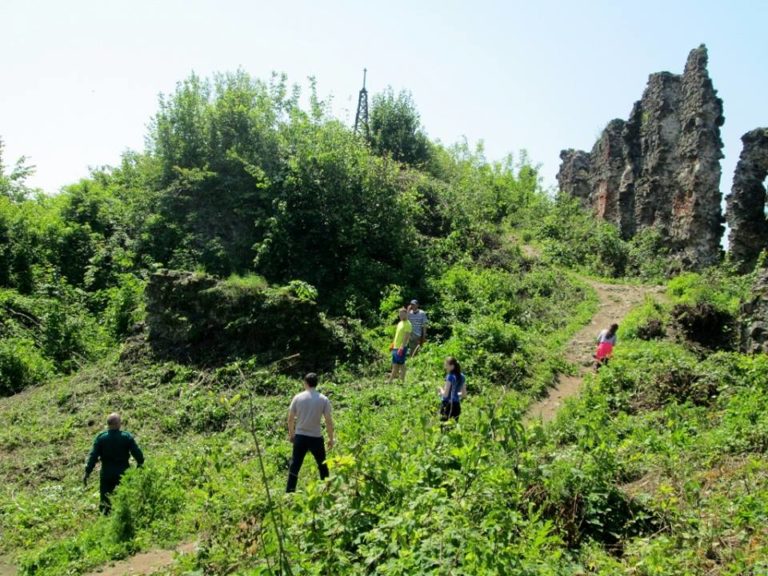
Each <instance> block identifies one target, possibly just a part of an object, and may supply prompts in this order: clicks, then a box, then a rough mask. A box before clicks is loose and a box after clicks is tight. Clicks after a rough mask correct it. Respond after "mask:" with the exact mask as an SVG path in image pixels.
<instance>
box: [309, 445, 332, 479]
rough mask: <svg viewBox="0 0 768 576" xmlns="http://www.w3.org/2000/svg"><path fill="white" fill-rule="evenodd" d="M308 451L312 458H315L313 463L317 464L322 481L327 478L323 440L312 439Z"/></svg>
mask: <svg viewBox="0 0 768 576" xmlns="http://www.w3.org/2000/svg"><path fill="white" fill-rule="evenodd" d="M310 451H311V452H312V456H314V457H315V462H317V469H318V471H319V472H320V479H321V480H324V479H325V478H328V464H326V462H325V459H326V455H325V444H324V443H323V439H322V438H312V444H311V446H310Z"/></svg>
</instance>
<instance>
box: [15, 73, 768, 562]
mask: <svg viewBox="0 0 768 576" xmlns="http://www.w3.org/2000/svg"><path fill="white" fill-rule="evenodd" d="M308 101H309V104H308V106H306V107H302V106H301V105H300V102H301V97H300V92H299V90H298V89H297V88H293V87H291V86H289V85H288V84H287V82H286V80H285V79H284V78H282V77H278V76H276V77H273V78H272V79H271V80H270V81H268V82H262V81H259V80H254V79H252V78H250V77H249V76H248V75H246V74H245V73H243V72H237V73H234V74H227V75H221V76H217V77H216V78H214V79H213V80H210V81H207V80H203V79H201V78H198V77H195V76H192V77H190V78H189V79H187V80H185V81H184V82H182V83H180V84H179V85H178V87H177V89H176V91H175V92H174V93H173V94H170V95H167V96H164V97H163V98H161V101H160V107H159V111H158V113H157V115H156V117H155V118H154V119H153V121H152V123H151V125H150V130H149V134H148V147H147V149H146V150H145V151H143V152H141V153H139V152H130V153H128V154H126V155H125V157H124V158H123V160H122V163H121V164H120V165H119V166H116V167H110V168H103V169H99V170H96V171H94V172H93V173H92V174H91V175H90V176H89V177H87V178H84V179H83V180H82V181H80V182H78V183H76V184H73V185H71V186H68V187H65V188H64V190H63V191H62V192H61V193H60V194H59V195H57V196H54V197H48V196H43V195H40V194H38V193H36V192H35V191H34V190H30V189H28V187H26V186H25V184H24V182H25V179H26V177H27V176H28V174H29V172H28V169H27V168H26V165H25V164H24V163H23V162H22V163H20V164H18V165H17V167H16V168H15V169H13V170H11V171H10V173H7V171H6V170H4V169H3V170H0V338H1V339H0V396H7V398H2V399H0V533H1V534H2V538H1V539H0V554H1V553H10V554H12V555H13V556H14V557H16V558H18V560H19V563H20V565H21V568H22V572H23V573H25V574H38V575H57V574H81V573H85V572H87V571H88V570H90V569H92V568H94V567H97V566H99V565H102V564H104V563H105V562H107V561H109V560H111V559H115V558H120V557H124V556H126V555H130V554H132V553H134V552H137V551H140V550H144V549H148V548H153V547H157V546H174V545H176V544H178V543H179V542H184V541H196V542H197V543H198V547H197V553H196V554H194V555H192V556H189V557H185V558H183V559H182V560H181V561H180V562H179V563H178V565H177V566H174V567H169V571H171V572H173V573H178V574H184V573H192V574H225V573H242V574H288V573H293V574H370V573H377V574H422V573H437V574H579V573H581V574H588V573H595V574H597V573H600V574H624V573H627V574H645V575H652V574H654V575H655V574H672V573H679V574H701V573H713V574H714V573H720V574H745V573H749V572H748V571H749V570H753V571H754V573H755V574H757V573H760V571H761V570H763V571H764V570H768V565H766V558H768V553H766V552H767V550H766V549H767V547H768V542H767V541H766V531H765V530H764V529H763V528H761V526H762V525H764V524H765V520H766V516H768V474H767V472H768V468H767V465H766V461H765V458H764V451H765V448H766V446H768V444H767V440H766V439H767V438H768V421H767V420H766V417H765V414H766V407H767V406H765V397H766V394H765V386H766V382H768V360H766V358H765V357H750V356H745V355H742V354H739V353H738V352H736V351H735V349H734V328H735V325H736V324H735V323H736V322H737V313H738V306H739V302H740V301H741V299H743V298H744V297H745V295H746V293H747V290H748V287H749V285H750V281H751V277H749V276H744V277H738V276H736V275H734V274H733V273H732V272H730V271H729V270H727V269H726V268H722V269H713V270H710V271H707V272H705V273H703V274H692V273H688V274H683V275H679V276H676V277H674V278H672V279H671V280H669V283H668V286H667V292H666V296H665V297H664V298H661V297H656V299H655V300H654V299H653V298H651V297H650V296H649V299H648V300H647V301H646V303H645V304H644V305H643V306H642V307H640V308H638V309H637V310H635V311H633V312H632V313H631V314H630V316H629V317H628V318H627V319H626V321H625V322H623V323H622V330H621V332H620V338H621V342H622V344H621V346H620V347H619V349H618V352H617V356H616V358H615V360H614V361H613V362H612V364H611V365H610V366H609V367H608V368H606V369H604V370H601V371H600V373H599V375H598V376H595V377H591V376H590V377H589V378H588V382H587V386H586V388H585V391H584V393H583V395H582V396H581V397H580V398H579V399H578V400H575V401H573V402H571V403H570V404H569V405H568V406H567V407H566V408H564V409H563V410H562V411H561V412H560V414H559V416H558V418H557V419H556V420H555V421H554V422H553V423H551V424H547V425H543V424H542V423H540V422H531V421H526V420H525V418H524V416H525V413H526V409H527V407H528V406H529V404H530V403H531V401H532V400H533V399H535V398H538V397H541V396H542V395H543V394H545V392H546V390H547V389H548V388H549V387H551V386H552V385H554V384H555V383H556V381H557V377H558V375H559V374H564V373H568V372H573V371H574V370H575V369H576V367H574V366H571V365H569V363H568V362H567V361H565V360H564V359H563V350H564V347H565V344H566V342H568V340H569V339H570V338H571V337H572V336H573V334H574V333H575V332H576V331H577V330H578V329H579V328H580V327H581V326H583V325H584V324H586V323H587V322H588V320H589V319H590V318H591V316H592V314H593V313H594V311H595V308H596V303H597V302H596V296H595V294H594V293H593V291H592V290H591V288H590V287H589V282H588V277H589V276H599V277H609V278H613V279H614V280H615V281H632V282H638V281H661V280H665V281H666V279H667V277H668V276H670V275H673V274H674V273H675V272H676V269H675V263H674V262H672V261H670V260H668V259H667V258H666V254H665V251H664V247H663V246H662V245H660V242H659V241H658V237H656V236H655V235H654V234H653V233H652V232H649V233H646V234H644V235H642V236H640V237H638V238H635V239H634V240H633V241H631V242H625V241H623V240H621V239H620V237H619V235H618V232H617V231H616V230H615V228H613V227H612V226H610V225H607V224H605V223H598V222H596V221H594V220H593V219H592V217H591V216H590V215H589V214H586V213H584V212H583V211H582V210H580V209H579V208H578V206H577V205H576V203H575V202H574V201H573V200H570V199H567V198H563V197H555V198H553V197H551V196H550V195H548V194H547V193H546V191H544V190H542V189H541V186H540V183H539V178H538V175H537V171H536V168H535V166H532V165H531V163H530V162H529V161H528V160H527V158H526V157H525V155H521V157H520V158H519V160H518V161H517V162H516V161H515V160H514V159H513V158H511V157H510V158H508V159H505V160H504V161H501V162H489V161H488V160H486V159H485V157H484V156H483V153H482V148H478V149H474V150H473V149H471V148H470V147H468V146H467V145H466V144H460V145H456V146H452V147H447V146H444V145H441V144H439V143H435V142H431V141H430V140H429V139H428V138H427V136H426V133H425V130H424V128H423V127H422V126H421V124H420V121H419V115H418V112H417V110H416V108H415V106H414V104H413V102H412V100H411V98H410V96H409V95H407V94H405V93H401V94H395V93H394V92H392V91H387V92H385V93H383V94H381V95H377V96H375V97H374V99H373V106H372V114H371V132H372V133H371V141H370V142H366V141H365V140H363V139H362V138H360V137H358V136H356V135H354V134H353V133H352V132H351V130H349V129H348V128H347V127H345V126H344V125H342V124H341V123H340V122H338V120H336V119H335V118H333V117H332V116H331V115H330V114H329V112H328V108H327V106H326V104H325V103H324V102H323V101H322V100H321V99H320V98H319V96H318V95H317V94H316V92H315V90H314V88H313V87H310V91H309V98H308ZM0 166H2V163H1V162H0ZM165 269H171V270H172V272H168V271H167V270H165ZM160 270H165V271H163V272H159V271H160ZM180 270H186V271H189V273H181V272H173V271H180ZM414 296H417V297H418V298H419V299H420V300H421V301H422V302H423V303H424V304H425V305H426V308H427V310H428V311H429V314H430V319H431V327H430V342H429V344H428V345H427V346H426V348H425V350H424V353H423V354H421V355H419V356H418V357H417V358H415V359H413V361H412V363H411V365H410V373H409V378H408V381H407V383H406V384H404V385H403V384H399V383H396V384H386V383H385V377H384V374H385V372H386V370H387V368H388V365H387V357H386V349H387V346H388V344H389V339H390V338H391V334H392V322H393V320H394V317H395V311H396V310H397V309H398V308H399V307H400V306H402V304H403V303H404V302H406V301H408V300H410V299H411V298H412V297H414ZM702 335H705V336H706V337H702ZM296 353H300V356H299V357H296ZM447 355H454V356H456V357H458V358H459V359H460V360H461V361H462V364H463V366H464V369H465V371H466V374H467V375H468V386H469V393H470V400H468V401H467V403H466V405H465V406H466V408H465V411H464V414H463V415H462V421H461V424H460V425H457V426H455V425H449V426H448V427H447V428H442V427H441V426H440V424H439V422H438V418H437V395H436V392H435V390H436V387H437V385H438V384H439V383H440V382H441V378H442V375H441V365H442V359H443V358H444V357H445V356H447ZM585 360H588V359H585ZM309 367H318V368H320V369H321V370H322V375H321V378H322V384H321V388H322V389H323V391H324V392H325V393H326V394H328V395H329V397H330V398H331V400H332V402H333V404H334V406H335V409H336V416H337V428H338V440H339V442H338V445H337V447H336V448H335V450H334V452H333V453H332V457H331V461H330V464H331V469H332V476H331V479H330V481H329V482H327V483H320V482H318V481H316V480H315V477H314V470H312V467H311V466H310V465H309V463H307V464H305V469H304V472H303V474H302V477H301V483H300V488H301V489H300V491H299V492H298V493H297V494H295V495H292V496H290V497H288V496H285V495H283V493H282V492H283V489H284V481H285V476H286V473H287V459H288V456H289V444H288V443H287V441H286V440H285V424H284V418H285V412H286V407H287V403H288V401H289V399H290V397H291V395H292V394H294V393H295V392H297V391H298V389H299V383H298V381H297V379H296V375H297V374H299V373H300V372H301V370H305V369H307V368H309ZM115 409H117V410H120V411H121V412H123V414H124V416H125V417H126V420H127V422H126V426H127V428H128V429H129V430H131V431H132V432H134V433H135V434H136V436H137V437H138V439H139V441H140V442H141V443H142V445H143V447H144V450H145V453H146V454H147V456H148V464H147V466H146V467H145V468H143V469H142V470H138V471H133V472H131V473H129V475H128V476H127V477H126V479H125V481H124V483H123V485H122V486H121V488H120V490H119V492H118V494H117V495H116V497H115V510H114V513H113V514H112V516H111V517H109V518H101V517H99V516H98V514H97V498H96V496H95V488H93V487H92V486H91V487H89V488H87V489H83V488H82V485H81V483H80V479H81V477H82V467H83V463H84V458H85V455H86V453H87V449H88V446H89V444H90V442H91V440H92V436H93V434H95V432H96V431H97V430H99V429H101V426H102V420H103V418H104V416H105V415H106V414H107V413H108V412H110V411H112V410H115Z"/></svg>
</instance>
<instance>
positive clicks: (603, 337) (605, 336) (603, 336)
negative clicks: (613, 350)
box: [597, 328, 616, 346]
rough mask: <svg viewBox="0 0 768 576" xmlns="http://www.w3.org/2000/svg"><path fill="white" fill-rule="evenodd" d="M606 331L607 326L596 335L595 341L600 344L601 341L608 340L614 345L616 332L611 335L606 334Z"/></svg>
mask: <svg viewBox="0 0 768 576" xmlns="http://www.w3.org/2000/svg"><path fill="white" fill-rule="evenodd" d="M608 332H609V330H608V328H606V329H605V330H602V331H601V332H600V334H598V336H597V343H598V344H602V343H603V342H608V344H610V345H611V346H616V334H615V333H614V335H613V336H608Z"/></svg>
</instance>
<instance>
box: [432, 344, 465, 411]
mask: <svg viewBox="0 0 768 576" xmlns="http://www.w3.org/2000/svg"><path fill="white" fill-rule="evenodd" d="M443 368H445V384H444V385H443V387H442V388H438V392H439V394H440V398H441V400H442V402H441V404H440V420H441V421H443V422H447V421H448V420H458V419H459V416H460V415H461V401H462V400H463V399H464V398H466V397H467V379H466V378H465V377H464V374H462V373H461V365H460V364H459V362H458V360H456V358H453V357H448V358H446V359H445V362H444V363H443Z"/></svg>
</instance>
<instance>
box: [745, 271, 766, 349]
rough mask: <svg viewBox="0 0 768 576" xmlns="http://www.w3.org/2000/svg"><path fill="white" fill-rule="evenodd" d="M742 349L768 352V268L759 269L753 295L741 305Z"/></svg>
mask: <svg viewBox="0 0 768 576" xmlns="http://www.w3.org/2000/svg"><path fill="white" fill-rule="evenodd" d="M740 316H741V333H740V341H741V342H740V343H741V351H742V352H746V353H749V354H758V353H761V352H762V353H768V268H764V269H763V270H760V271H758V274H757V278H756V279H755V283H754V285H753V286H752V296H751V298H750V299H749V300H747V301H746V302H744V303H743V304H742V305H741V314H740Z"/></svg>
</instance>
